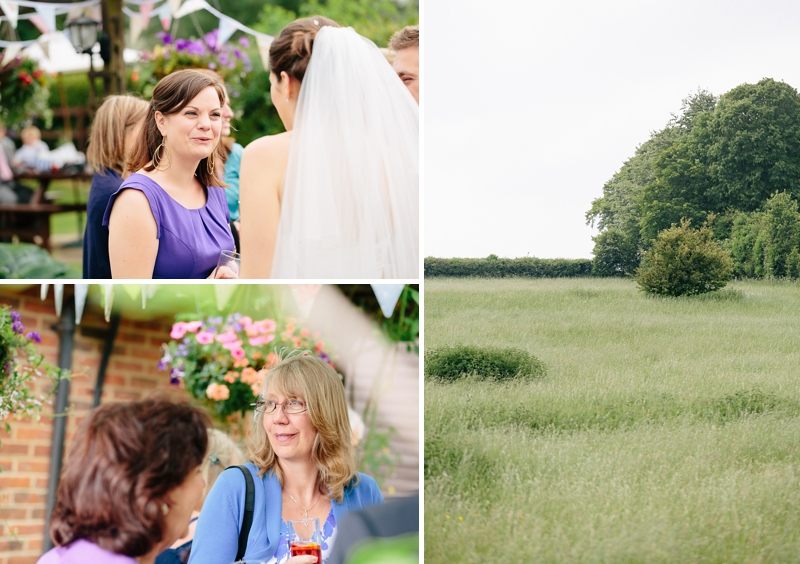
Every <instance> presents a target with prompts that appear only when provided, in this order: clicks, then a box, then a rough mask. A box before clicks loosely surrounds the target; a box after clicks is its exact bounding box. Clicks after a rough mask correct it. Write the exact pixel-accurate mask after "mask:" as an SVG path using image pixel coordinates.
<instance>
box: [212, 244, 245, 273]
mask: <svg viewBox="0 0 800 564" xmlns="http://www.w3.org/2000/svg"><path fill="white" fill-rule="evenodd" d="M241 262H242V255H240V254H239V253H237V252H236V251H222V252H221V253H220V254H219V260H217V270H215V271H214V278H238V277H239V265H240V264H241Z"/></svg>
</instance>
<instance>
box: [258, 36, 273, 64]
mask: <svg viewBox="0 0 800 564" xmlns="http://www.w3.org/2000/svg"><path fill="white" fill-rule="evenodd" d="M273 39H274V37H264V36H262V35H256V44H257V45H258V54H259V55H260V56H261V64H262V65H264V70H269V46H270V45H272V40H273Z"/></svg>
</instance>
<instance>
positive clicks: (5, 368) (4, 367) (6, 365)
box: [3, 360, 14, 374]
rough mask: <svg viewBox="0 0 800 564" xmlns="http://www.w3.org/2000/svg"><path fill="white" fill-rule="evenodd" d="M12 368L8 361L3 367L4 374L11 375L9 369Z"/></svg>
mask: <svg viewBox="0 0 800 564" xmlns="http://www.w3.org/2000/svg"><path fill="white" fill-rule="evenodd" d="M13 366H14V364H13V363H12V362H11V361H10V360H7V361H6V364H5V366H3V370H4V371H5V373H6V374H11V369H12V368H13Z"/></svg>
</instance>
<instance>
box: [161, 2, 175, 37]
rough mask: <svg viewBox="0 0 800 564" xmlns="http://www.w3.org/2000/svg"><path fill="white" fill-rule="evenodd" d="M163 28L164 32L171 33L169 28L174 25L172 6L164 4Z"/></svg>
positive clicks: (162, 14)
mask: <svg viewBox="0 0 800 564" xmlns="http://www.w3.org/2000/svg"><path fill="white" fill-rule="evenodd" d="M159 19H160V20H161V27H162V28H163V29H164V31H169V26H171V25H172V6H171V5H170V4H169V3H167V4H164V9H163V10H161V17H160V18H159Z"/></svg>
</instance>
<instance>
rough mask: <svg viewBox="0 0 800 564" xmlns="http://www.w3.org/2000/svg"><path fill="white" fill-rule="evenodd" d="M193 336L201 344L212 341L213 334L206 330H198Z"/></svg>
mask: <svg viewBox="0 0 800 564" xmlns="http://www.w3.org/2000/svg"><path fill="white" fill-rule="evenodd" d="M194 338H195V339H197V342H198V343H200V344H201V345H208V344H210V343H213V342H214V335H213V334H212V333H209V332H208V331H200V332H199V333H198V334H197V335H195V336H194Z"/></svg>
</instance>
